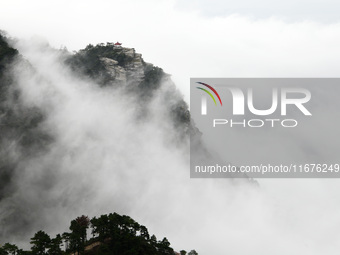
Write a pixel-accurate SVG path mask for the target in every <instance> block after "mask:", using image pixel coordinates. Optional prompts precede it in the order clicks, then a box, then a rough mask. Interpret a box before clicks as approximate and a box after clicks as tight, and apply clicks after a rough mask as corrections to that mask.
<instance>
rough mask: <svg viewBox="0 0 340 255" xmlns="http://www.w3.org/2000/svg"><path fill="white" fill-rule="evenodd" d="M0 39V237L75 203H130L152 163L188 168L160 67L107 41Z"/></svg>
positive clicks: (173, 99)
mask: <svg viewBox="0 0 340 255" xmlns="http://www.w3.org/2000/svg"><path fill="white" fill-rule="evenodd" d="M0 39H1V41H0V42H1V48H0V50H1V51H0V53H1V55H0V59H1V65H0V67H1V70H0V71H1V105H0V110H1V126H0V128H1V136H0V142H1V146H0V148H1V154H0V157H1V160H0V162H1V171H0V174H1V178H0V181H1V185H0V193H1V194H0V197H1V201H0V204H1V207H0V208H1V209H0V220H1V221H0V224H1V228H0V236H1V240H2V239H3V238H4V239H6V240H12V238H14V237H15V239H17V240H18V239H20V238H21V237H20V236H23V237H24V236H26V235H27V234H31V232H32V231H34V230H35V229H36V228H39V227H40V228H41V227H42V226H45V225H48V222H49V221H50V220H51V219H52V218H53V219H54V221H57V222H59V221H60V220H61V218H62V217H63V215H64V214H69V213H71V214H74V213H76V212H80V211H81V208H82V207H84V206H85V207H90V208H92V209H91V211H90V212H89V213H93V214H97V212H96V211H97V210H98V211H101V210H105V209H106V208H110V207H111V206H113V208H116V209H121V210H126V209H127V208H132V207H131V205H129V203H135V201H136V199H137V197H138V194H141V193H147V192H150V189H151V188H152V185H160V183H159V184H157V183H154V184H152V182H150V180H149V178H152V176H153V175H155V176H156V178H157V175H158V174H159V173H157V171H160V169H163V173H164V168H169V171H176V172H177V171H178V170H177V169H181V172H182V173H180V174H181V175H187V174H188V173H187V172H185V170H184V171H183V168H182V165H183V164H187V162H186V157H187V156H188V155H187V153H188V152H187V146H188V134H189V132H190V130H193V128H192V127H191V126H190V114H189V111H188V106H187V104H186V103H185V102H184V101H183V99H182V96H181V94H180V93H179V92H178V91H177V89H176V87H175V85H174V84H173V83H172V81H171V79H170V76H169V75H167V74H165V73H164V71H163V70H162V69H161V68H158V67H155V66H153V65H152V64H149V63H145V62H144V60H143V59H142V57H141V54H138V53H136V52H135V50H134V49H129V48H124V47H120V46H118V47H116V46H114V45H113V44H112V43H107V44H105V45H104V44H98V45H96V46H92V45H88V46H87V47H86V48H85V49H84V50H80V51H79V52H77V53H76V54H71V53H69V52H67V51H66V50H55V49H52V48H50V47H49V46H48V44H46V43H45V42H43V41H40V40H37V41H32V42H20V41H16V42H14V41H12V43H13V44H14V45H15V46H9V45H8V43H7V42H6V38H5V37H3V36H1V38H0ZM14 47H15V48H18V49H19V51H18V50H17V49H15V48H14ZM174 159H175V160H174ZM179 166H181V167H179ZM168 174H170V172H169V173H168ZM98 189H102V191H104V193H103V194H100V192H98ZM97 196H98V197H97ZM104 208H105V209H104ZM111 208H112V207H111ZM61 212H63V213H61ZM32 228H33V229H32Z"/></svg>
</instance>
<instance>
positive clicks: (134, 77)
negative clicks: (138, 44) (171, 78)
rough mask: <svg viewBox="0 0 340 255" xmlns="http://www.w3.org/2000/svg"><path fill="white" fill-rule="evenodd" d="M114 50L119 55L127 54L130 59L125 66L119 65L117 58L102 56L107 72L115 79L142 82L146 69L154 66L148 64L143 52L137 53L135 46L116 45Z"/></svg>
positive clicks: (101, 59) (126, 82)
mask: <svg viewBox="0 0 340 255" xmlns="http://www.w3.org/2000/svg"><path fill="white" fill-rule="evenodd" d="M112 50H113V51H115V52H117V53H118V55H119V54H121V55H125V56H126V57H127V58H128V59H129V60H130V61H129V62H128V63H127V64H126V65H125V66H124V67H123V66H121V65H119V62H118V61H117V60H114V59H112V58H108V57H101V58H100V61H102V63H103V64H104V66H105V69H106V71H107V73H108V74H109V75H110V76H111V77H112V78H113V79H114V81H116V82H119V83H122V84H128V83H130V82H133V83H136V84H138V83H140V82H142V81H143V79H144V76H145V69H146V68H152V66H153V65H152V64H147V63H145V62H144V61H143V59H142V54H140V53H136V51H135V49H133V48H124V47H120V46H119V47H114V46H113V48H112Z"/></svg>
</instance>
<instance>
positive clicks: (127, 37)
mask: <svg viewBox="0 0 340 255" xmlns="http://www.w3.org/2000/svg"><path fill="white" fill-rule="evenodd" d="M339 10H340V4H339V3H338V1H331V0H326V1H307V0H299V1H294V0H288V1H277V0H275V1H269V0H260V1H256V2H255V1H251V0H243V1H223V0H214V1H208V0H198V1H174V0H169V1H168V0H146V1H137V0H132V1H122V0H118V1H111V0H110V1H109V0H98V1H90V0H83V1H78V0H74V1H66V0H59V1H43V0H32V1H29V2H28V1H25V0H2V1H1V9H0V24H1V29H3V30H6V31H8V32H9V33H10V35H12V36H16V37H31V36H40V37H44V38H45V39H46V40H47V41H49V43H50V44H51V45H52V46H54V47H61V46H66V47H67V48H68V49H69V50H78V49H81V48H84V47H85V46H86V45H87V44H89V43H94V44H95V43H100V42H112V41H120V42H122V43H123V46H126V47H134V48H135V49H136V50H137V52H140V53H142V54H143V57H144V60H145V61H147V62H151V63H154V64H155V65H158V66H160V67H162V68H163V69H164V70H165V71H166V72H167V73H170V74H172V75H173V79H174V81H175V82H176V84H177V85H178V86H179V87H180V89H181V91H182V93H184V94H185V98H186V100H187V101H188V99H189V78H190V77H315V76H317V77H320V76H326V77H329V76H332V77H334V76H339V74H338V66H339V59H340V58H339V55H340V51H339V47H338V45H339V43H340V24H339V23H338V21H339V19H338V15H337V14H338V13H339Z"/></svg>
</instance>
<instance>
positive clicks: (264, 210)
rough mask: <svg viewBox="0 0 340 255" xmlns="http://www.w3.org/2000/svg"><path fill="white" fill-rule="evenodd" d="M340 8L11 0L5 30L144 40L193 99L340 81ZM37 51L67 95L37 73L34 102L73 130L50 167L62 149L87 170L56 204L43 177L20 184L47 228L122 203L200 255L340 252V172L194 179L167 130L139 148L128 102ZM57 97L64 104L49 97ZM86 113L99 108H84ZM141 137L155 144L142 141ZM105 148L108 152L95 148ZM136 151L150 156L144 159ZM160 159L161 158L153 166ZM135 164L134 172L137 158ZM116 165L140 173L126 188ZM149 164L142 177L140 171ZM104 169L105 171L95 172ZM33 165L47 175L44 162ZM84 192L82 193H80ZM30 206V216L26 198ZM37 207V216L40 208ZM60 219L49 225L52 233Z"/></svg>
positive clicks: (81, 42) (57, 39) (130, 43)
mask: <svg viewBox="0 0 340 255" xmlns="http://www.w3.org/2000/svg"><path fill="white" fill-rule="evenodd" d="M339 9H340V8H339V4H338V3H336V2H335V1H322V2H321V1H308V2H307V1H285V2H283V1H281V2H278V1H261V2H257V4H256V5H255V3H253V2H252V1H238V2H237V3H236V2H235V1H185V2H184V1H156V0H150V1H29V2H28V1H24V0H22V1H15V0H14V1H13V0H11V1H1V8H0V24H1V29H3V30H6V31H7V32H9V34H10V35H11V36H13V37H19V38H30V37H32V35H35V36H38V37H43V38H45V39H46V40H48V41H49V43H50V44H51V45H52V46H54V47H57V48H59V47H64V46H66V47H67V48H68V49H69V50H78V49H80V48H83V47H85V46H86V45H87V44H89V43H99V42H107V41H108V42H112V41H117V40H118V41H120V42H122V43H123V46H126V47H134V48H136V50H137V52H140V53H142V54H143V57H144V60H145V61H147V62H151V63H153V64H155V65H158V66H160V67H162V68H163V69H164V70H165V72H167V73H170V74H172V77H173V80H174V81H175V82H176V84H177V86H178V87H179V88H180V90H181V91H182V93H183V94H184V96H185V99H186V101H188V99H189V77H338V76H339V74H338V72H339V71H338V67H339V61H340V56H339V54H340V50H339V45H340V24H339V22H338V18H337V15H336V14H337V13H338V12H339ZM35 41H37V40H36V39H35ZM32 45H34V43H32V42H29V43H26V44H25V43H24V44H22V45H21V46H20V47H21V50H22V52H23V54H24V56H25V57H26V58H28V59H29V60H30V61H31V62H32V63H33V64H34V65H35V66H36V67H38V69H39V70H41V72H42V75H43V76H45V77H49V79H51V82H52V84H54V90H56V91H59V92H58V93H56V94H53V93H52V95H53V96H52V97H46V95H51V92H50V91H48V90H47V91H46V88H37V87H36V86H37V85H36V84H40V83H37V82H36V81H35V80H34V77H33V79H32V77H31V75H28V77H26V78H25V77H24V76H22V77H21V79H22V82H21V83H20V84H21V85H22V86H23V87H22V89H23V91H25V92H26V93H27V94H26V99H27V102H26V103H28V104H32V103H33V104H38V105H39V106H40V107H42V106H44V104H47V106H49V107H50V108H51V109H55V111H56V112H51V113H53V114H51V115H50V119H49V121H50V127H51V126H53V127H54V129H53V130H54V131H55V132H56V134H57V135H60V137H59V138H60V139H58V144H57V145H58V146H56V147H55V150H54V151H51V154H49V158H48V157H47V158H44V159H42V160H43V162H39V163H41V164H42V165H43V163H45V164H50V163H51V162H54V161H53V158H54V156H55V155H58V158H61V159H62V161H60V162H59V163H60V164H66V166H67V167H63V165H61V167H59V169H61V171H64V170H65V169H68V168H71V167H70V166H72V169H74V172H70V173H68V175H70V178H69V179H67V178H66V179H65V180H60V179H58V178H57V180H58V182H57V184H56V186H54V188H53V189H52V191H51V193H50V194H47V195H46V197H43V198H40V197H39V196H38V195H39V194H40V193H39V190H36V189H34V188H32V187H33V185H32V183H34V182H32V181H27V180H32V179H30V178H33V179H35V178H36V177H35V176H36V175H34V174H33V175H32V176H30V175H29V176H23V178H21V179H20V178H19V179H18V181H19V184H20V185H19V186H20V187H22V189H21V192H19V193H18V194H17V196H18V197H17V198H18V199H19V198H20V199H21V200H22V201H25V200H24V198H26V196H29V198H30V200H27V201H30V205H27V206H30V207H32V206H33V207H32V208H34V206H37V207H40V206H42V207H44V208H45V209H44V210H43V211H42V214H41V215H45V216H44V217H45V218H44V219H40V221H39V222H40V223H46V224H49V223H51V221H52V220H53V219H54V218H53V217H52V216H55V217H56V218H57V219H58V220H60V222H61V221H62V220H63V219H64V217H65V216H67V218H69V216H70V217H73V216H77V215H78V212H79V213H84V214H88V215H91V216H93V215H98V214H101V213H107V212H111V211H118V212H120V213H128V214H130V215H131V216H132V217H133V218H135V219H136V220H137V221H139V222H140V223H142V224H145V225H146V226H148V227H149V229H150V232H154V233H155V234H156V235H157V237H159V238H160V237H161V236H167V237H168V238H169V240H170V242H171V243H172V245H173V247H174V248H175V249H186V250H190V249H193V248H194V249H196V250H197V251H198V252H199V253H200V254H220V255H222V254H223V255H224V254H228V253H229V254H251V253H253V254H337V253H338V251H339V248H340V234H339V227H340V217H339V213H340V204H339V202H338V201H339V199H340V192H339V187H338V185H339V181H338V180H332V179H329V180H319V179H315V180H312V179H303V180H294V179H288V180H283V179H272V180H258V181H259V184H260V187H259V188H254V187H252V186H249V185H245V184H237V183H236V184H230V183H229V182H228V181H226V180H207V179H205V180H190V179H189V178H188V176H189V168H186V167H187V165H186V163H185V160H184V162H183V160H182V156H181V155H182V152H181V151H177V150H176V151H174V150H171V149H168V147H167V146H164V144H162V137H163V135H164V134H163V133H162V132H160V133H159V135H158V136H155V138H154V139H152V140H148V143H147V145H145V146H143V147H142V148H141V149H140V150H137V149H138V148H137V149H136V147H134V146H128V145H127V143H126V140H124V139H123V138H122V140H121V141H119V139H120V137H121V136H118V135H117V134H119V132H120V131H121V132H126V133H124V134H125V135H124V136H122V137H129V135H130V136H131V135H132V134H133V133H134V132H135V130H134V129H132V130H125V129H124V128H123V127H124V126H123V125H120V124H119V123H123V124H124V123H129V120H130V119H129V118H130V117H131V115H129V114H128V113H127V114H126V115H114V118H113V119H110V118H107V116H110V115H111V114H112V109H113V108H115V107H118V108H119V107H122V108H124V107H123V106H124V101H123V102H121V101H120V100H118V101H115V100H113V98H114V97H115V96H114V94H113V95H111V96H107V93H104V92H101V91H97V90H96V89H93V88H91V87H89V88H86V89H83V90H82V91H79V89H80V87H81V88H84V86H80V85H79V84H82V83H81V82H80V81H78V80H77V79H75V78H72V77H70V76H69V75H68V74H67V71H66V73H63V72H64V71H62V70H64V69H63V67H60V66H58V65H57V66H54V65H52V64H51V63H55V56H53V54H52V55H51V54H47V55H46V52H42V51H41V49H40V47H36V48H34V47H33V46H32ZM49 65H51V66H53V67H55V68H54V71H52V70H49V69H48V68H46V67H48V66H49ZM22 73H23V72H22ZM23 75H24V73H23ZM42 84H44V83H42ZM70 84H71V85H70ZM85 84H86V83H85ZM85 87H86V86H85ZM52 98H53V100H55V101H53V100H52V101H51V102H50V101H49V100H47V99H52ZM37 99H41V100H37ZM46 100H47V101H46ZM56 105H58V106H59V108H56V107H55V106H56ZM84 108H85V109H87V110H88V111H87V113H88V114H80V113H82V112H84V110H83V109H84ZM70 109H72V110H70ZM124 109H125V108H124ZM155 114H156V116H157V114H159V115H160V116H162V113H155ZM156 119H157V118H156ZM159 119H160V118H159ZM56 123H59V124H58V125H56ZM63 123H64V124H63ZM98 123H100V125H99V124H98ZM117 123H118V124H117ZM155 123H157V121H155V122H151V124H155ZM47 124H48V123H47ZM63 125H65V126H63ZM66 127H72V128H71V129H68V128H67V129H66ZM112 127H115V128H116V130H117V134H116V133H115V132H112V129H113V128H112ZM98 128H99V130H98ZM66 130H67V132H66ZM167 132H169V131H167ZM147 133H149V134H150V133H152V134H153V133H154V130H153V129H152V125H147V126H146V128H145V129H143V132H141V134H147ZM107 137H110V139H107ZM132 137H133V138H134V139H135V138H136V137H135V136H132ZM147 137H148V136H147ZM136 139H137V138H136ZM335 139H338V138H335ZM132 140H133V139H132ZM70 141H72V142H70ZM118 141H119V142H118ZM127 141H130V140H127ZM140 142H141V143H139V144H146V140H145V139H143V138H141V141H140ZM96 146H98V147H99V148H100V150H99V152H98V155H93V154H92V152H93V148H96ZM87 148H90V149H88V150H87ZM131 151H132V152H133V154H132V153H131ZM70 152H72V153H70ZM113 152H115V153H117V154H115V155H122V156H119V157H117V158H118V161H117V162H116V161H115V158H114V157H111V156H110V153H113ZM53 153H55V154H53ZM105 153H109V154H108V155H107V156H105V155H106V154H105ZM129 153H130V154H129ZM155 154H156V156H155ZM103 155H104V156H103ZM129 155H134V156H137V157H140V158H139V159H138V158H137V159H136V160H135V161H131V160H130V159H131V157H129ZM149 155H153V157H152V159H154V158H158V159H159V161H154V160H153V161H152V160H150V161H148V160H146V161H145V158H147V156H149ZM142 159H143V160H144V161H142ZM106 160H107V161H106ZM231 160H232V159H231ZM88 162H90V163H91V164H92V165H88ZM126 162H128V164H131V166H126V165H125V166H124V164H127V163H126ZM140 162H143V164H140ZM164 162H167V163H168V164H167V167H164ZM114 163H117V165H118V167H120V166H121V167H122V168H124V169H125V167H130V168H131V169H135V172H133V173H126V174H124V176H123V177H124V178H119V182H116V181H114V180H115V178H118V177H117V176H116V175H117V174H118V175H119V173H116V172H114V173H112V172H111V171H110V169H111V166H112V164H114ZM170 163H171V164H170ZM35 164H37V162H34V164H32V166H36V165H35ZM77 164H79V165H77ZM95 164H98V165H95ZM140 165H142V166H143V168H139V169H143V170H142V171H143V172H142V173H140V172H138V171H137V170H136V169H138V168H137V167H136V166H140ZM84 166H86V167H88V170H86V169H84ZM95 167H97V168H98V169H101V170H102V171H101V172H100V173H98V174H96V173H95V172H91V170H92V169H93V168H95ZM27 169H30V168H29V167H28V168H27ZM32 169H36V170H35V171H37V173H39V168H35V167H32ZM155 169H157V170H155ZM174 169H177V171H176V174H173V170H174ZM82 171H84V172H85V173H86V174H85V175H84V176H83V178H82V179H81V180H79V181H80V182H84V183H92V184H93V185H94V186H93V187H91V188H90V189H89V190H88V194H85V195H84V193H82V192H80V191H82V190H79V192H80V193H79V194H81V195H79V196H74V195H75V194H77V191H78V190H77V185H75V186H73V185H74V182H73V180H74V178H75V176H78V175H77V174H79V173H82ZM186 171H187V172H186ZM27 173H30V174H32V172H30V171H28V172H27ZM33 173H34V172H33ZM109 173H110V174H109ZM111 174H112V175H111ZM68 175H67V174H66V175H63V176H68ZM72 176H73V178H71V177H72ZM108 176H110V177H112V178H108ZM24 177H27V178H28V179H25V178H24ZM111 179H112V180H113V181H111ZM20 181H21V183H20ZM41 182H42V183H44V178H42V179H41ZM66 184H67V185H66ZM72 184H73V185H72ZM69 187H73V189H72V190H68V188H69ZM96 187H101V189H100V190H99V189H97V188H96ZM65 189H66V191H65ZM27 190H31V191H32V192H27ZM62 192H65V193H62ZM67 192H69V193H67ZM68 194H72V195H68ZM140 194H144V195H143V196H141V197H140ZM49 195H51V196H52V197H53V198H58V197H60V196H61V195H63V196H65V197H70V201H66V202H65V203H66V205H69V204H74V205H75V206H74V207H70V206H66V207H65V206H63V203H62V202H63V201H61V202H60V207H58V208H55V207H53V206H49V204H48V203H47V204H46V203H42V201H45V200H46V201H50V200H48V198H50V197H49ZM79 197H82V200H81V201H78V200H76V199H77V198H79ZM136 197H138V199H136ZM44 199H45V200H44ZM72 199H74V200H72ZM58 201H59V200H58ZM88 201H91V203H93V205H95V206H92V204H89V202H88ZM58 203H59V202H58ZM89 205H90V206H89ZM22 206H23V210H24V208H25V204H23V205H22ZM94 207H96V208H100V209H98V210H94V209H93V208H94ZM2 210H4V209H3V208H2ZM31 214H32V217H37V216H36V214H35V213H34V211H33V212H31ZM50 217H51V218H50ZM64 220H67V222H68V220H69V219H64ZM59 224H60V223H59V222H58V224H55V222H54V223H53V224H52V225H49V226H47V227H45V226H41V227H44V228H45V229H47V230H48V229H51V230H52V229H53V228H54V227H55V225H59ZM66 227H67V226H66ZM60 228H61V229H62V228H63V226H60ZM37 230H38V229H37ZM58 230H59V229H58ZM56 232H57V231H56ZM13 241H14V240H13Z"/></svg>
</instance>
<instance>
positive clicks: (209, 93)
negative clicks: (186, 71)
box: [196, 82, 222, 106]
mask: <svg viewBox="0 0 340 255" xmlns="http://www.w3.org/2000/svg"><path fill="white" fill-rule="evenodd" d="M196 83H198V84H201V85H203V86H205V87H207V88H208V89H210V90H211V91H212V92H213V93H214V94H215V95H216V96H217V98H218V100H219V101H220V104H221V106H222V100H221V98H220V95H219V94H218V93H217V91H216V90H215V89H214V88H213V87H212V86H210V85H208V84H206V83H203V82H196ZM196 88H198V89H200V90H203V91H204V92H206V93H207V94H208V95H209V96H210V97H211V98H212V100H214V103H215V105H217V103H216V100H215V98H214V96H213V94H212V93H211V92H210V91H209V90H207V89H204V88H201V87H196Z"/></svg>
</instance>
